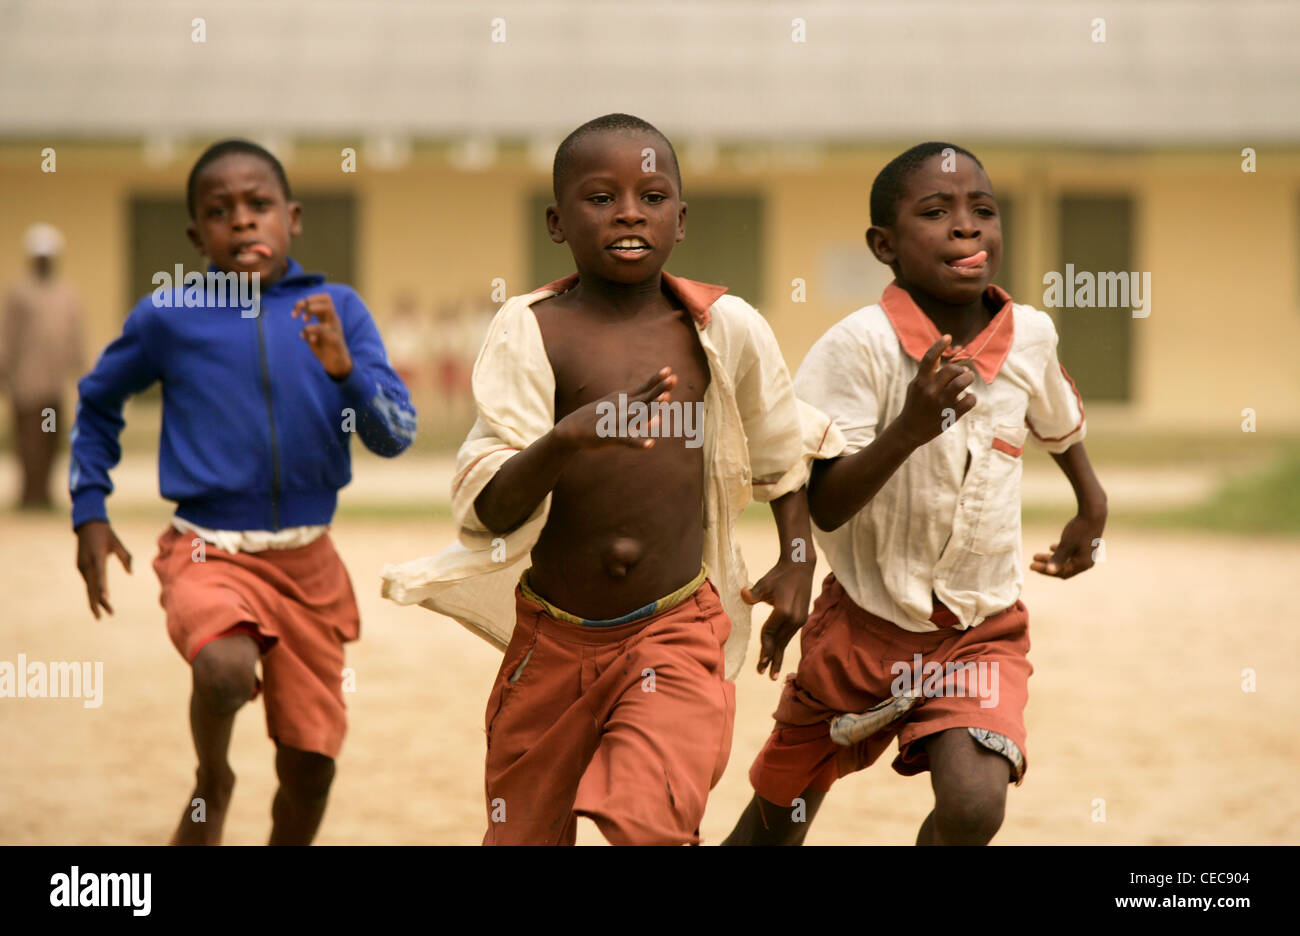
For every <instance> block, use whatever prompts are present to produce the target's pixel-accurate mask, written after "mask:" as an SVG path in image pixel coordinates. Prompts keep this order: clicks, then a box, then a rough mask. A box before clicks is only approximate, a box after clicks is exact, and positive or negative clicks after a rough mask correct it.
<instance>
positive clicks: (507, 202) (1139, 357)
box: [0, 141, 1300, 431]
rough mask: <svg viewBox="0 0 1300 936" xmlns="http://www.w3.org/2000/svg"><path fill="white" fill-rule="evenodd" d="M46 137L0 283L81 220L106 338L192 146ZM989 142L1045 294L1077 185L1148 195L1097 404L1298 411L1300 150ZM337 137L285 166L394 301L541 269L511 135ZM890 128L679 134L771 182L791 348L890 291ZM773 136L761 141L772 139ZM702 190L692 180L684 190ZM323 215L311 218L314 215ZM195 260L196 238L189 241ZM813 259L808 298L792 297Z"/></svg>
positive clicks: (9, 175)
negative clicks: (369, 151) (1131, 338)
mask: <svg viewBox="0 0 1300 936" xmlns="http://www.w3.org/2000/svg"><path fill="white" fill-rule="evenodd" d="M44 145H51V144H47V143H43V142H40V143H38V142H31V143H25V142H20V141H10V142H7V143H3V144H0V217H3V218H4V220H5V222H6V223H5V225H4V232H5V233H4V234H3V235H0V283H7V282H9V281H10V280H11V279H12V278H13V277H15V276H16V275H17V274H18V273H19V271H20V269H21V267H22V264H23V258H22V255H21V236H22V232H23V231H24V230H25V229H26V227H27V226H28V225H29V224H31V223H33V222H36V221H48V222H50V223H52V224H55V225H57V226H58V227H59V228H61V229H62V230H63V232H64V234H65V236H66V237H67V240H68V249H67V253H66V257H65V259H66V262H65V264H64V269H65V271H66V273H67V275H68V276H69V277H70V279H71V280H72V282H73V283H74V284H75V285H76V286H77V287H78V288H79V289H80V291H81V292H82V294H83V296H84V297H85V299H86V303H87V307H88V312H89V322H88V328H87V347H88V348H90V349H91V352H92V354H93V353H96V352H97V350H98V348H100V347H102V346H103V345H104V344H105V343H106V342H108V341H109V340H111V339H112V337H113V336H114V335H115V334H116V332H117V329H118V327H119V323H120V321H121V317H122V315H123V313H124V311H125V310H124V309H122V308H121V307H120V303H121V297H122V295H123V290H124V289H125V276H126V271H127V264H128V253H129V245H128V244H127V242H126V237H127V234H128V232H127V229H126V223H127V218H126V209H127V204H128V200H129V198H130V196H131V195H133V194H142V193H151V194H158V193H164V194H166V193H172V194H175V195H176V197H177V198H179V197H181V193H182V189H183V185H184V178H185V174H186V172H187V170H188V168H189V165H190V163H191V161H192V160H193V158H194V156H195V155H197V148H193V147H191V148H182V149H180V150H179V151H178V152H177V154H176V156H175V158H174V159H173V160H172V162H170V163H169V164H168V165H166V166H164V167H161V168H149V167H147V166H145V165H144V162H143V159H142V158H141V148H140V147H139V146H137V145H134V144H112V145H109V144H85V143H76V142H68V143H63V144H53V145H55V146H56V149H57V152H58V160H59V161H58V171H57V172H56V173H50V174H47V173H42V172H40V148H41V147H42V146H44ZM972 148H973V149H974V150H975V152H977V153H979V154H980V155H981V158H982V159H983V160H984V162H985V164H986V166H987V167H988V169H989V172H990V175H991V177H992V179H993V181H994V183H995V185H996V186H997V187H998V188H999V190H1002V191H1005V192H1010V193H1013V194H1014V196H1015V199H1016V205H1017V209H1016V210H1017V222H1018V223H1017V231H1018V242H1017V243H1016V244H1010V245H1008V250H1010V251H1014V252H1015V257H1016V266H1017V269H1018V271H1019V274H1018V276H1019V281H1018V282H1017V283H1015V284H1013V286H1012V289H1013V292H1014V293H1015V294H1016V295H1017V298H1018V299H1020V300H1021V301H1026V302H1029V303H1031V304H1035V305H1041V299H1042V285H1041V281H1037V280H1036V277H1037V276H1041V271H1043V270H1047V269H1055V270H1059V269H1061V262H1062V261H1061V259H1060V258H1059V257H1057V256H1056V251H1057V241H1058V234H1057V231H1056V228H1055V223H1054V221H1055V219H1054V216H1053V212H1054V205H1055V202H1056V199H1057V198H1058V197H1059V195H1060V194H1061V193H1062V192H1064V191H1081V190H1088V189H1095V190H1098V191H1112V192H1114V191H1123V192H1126V193H1129V194H1131V195H1132V196H1133V197H1134V198H1135V203H1136V206H1137V230H1136V232H1135V234H1136V237H1135V253H1136V257H1135V263H1136V266H1137V269H1138V271H1139V272H1140V271H1150V272H1151V273H1152V306H1151V308H1152V314H1151V316H1150V317H1149V318H1146V319H1138V320H1135V321H1134V329H1135V332H1134V335H1135V368H1136V375H1135V377H1136V379H1135V382H1134V388H1135V390H1134V392H1135V396H1134V400H1133V402H1132V404H1131V405H1128V406H1121V407H1110V408H1109V409H1108V408H1100V409H1096V410H1090V414H1092V415H1093V416H1094V417H1097V416H1098V415H1100V417H1101V418H1102V419H1112V420H1114V421H1115V423H1117V424H1119V423H1124V424H1133V425H1139V426H1152V427H1169V428H1197V429H1207V430H1213V429H1223V430H1224V431H1237V430H1238V428H1239V424H1240V420H1241V410H1242V409H1243V408H1245V407H1252V408H1254V409H1255V410H1256V412H1257V414H1258V419H1259V428H1260V431H1269V430H1274V429H1277V430H1288V431H1294V430H1296V429H1300V369H1298V368H1297V367H1296V365H1295V364H1294V362H1293V359H1292V351H1291V349H1292V348H1294V347H1297V346H1298V345H1300V151H1297V150H1289V151H1279V152H1273V151H1270V150H1268V149H1267V148H1263V149H1262V150H1261V153H1260V157H1259V159H1260V163H1259V165H1260V171H1259V172H1257V173H1255V174H1246V173H1242V172H1241V171H1240V156H1239V154H1238V153H1237V152H1235V151H1230V150H1222V151H1208V150H1207V151H1191V150H1188V151H1163V152H1154V153H1153V152H1109V153H1102V152H1081V151H1076V150H1062V149H1054V148H1051V147H1037V148H1035V147H1009V146H1006V145H1000V146H999V145H994V146H987V147H981V146H979V145H974V146H972ZM339 149H340V147H339V146H337V145H334V144H327V143H321V144H315V145H311V146H299V147H298V148H297V149H296V151H295V153H294V155H293V157H292V158H291V159H290V160H289V161H288V164H287V168H288V171H289V174H290V179H291V180H292V182H293V184H294V186H295V187H296V188H298V189H307V188H311V189H314V190H317V191H320V190H329V189H334V190H338V191H351V192H354V193H355V194H356V196H357V198H358V206H359V212H360V214H359V218H360V221H359V231H358V232H357V243H358V257H357V262H358V267H357V269H358V277H357V282H356V284H355V285H356V286H357V287H358V288H359V289H360V290H361V292H362V294H363V295H364V296H366V297H367V299H368V301H369V303H370V305H371V307H372V308H374V309H375V310H376V312H377V314H379V315H380V316H381V318H382V316H383V314H384V313H385V311H386V310H387V309H388V308H389V307H390V306H391V303H392V300H393V298H394V296H395V295H396V293H397V292H398V291H399V290H400V289H403V288H410V289H412V290H413V291H414V293H415V295H416V298H417V299H418V301H419V302H420V304H421V306H422V307H425V308H428V307H430V306H432V305H434V304H437V303H439V302H443V301H447V300H463V299H466V298H474V297H479V298H481V299H482V300H484V301H486V299H487V297H488V295H489V293H490V290H491V282H492V280H493V279H494V278H496V277H503V278H504V279H505V280H506V283H507V289H508V292H509V293H510V294H513V293H516V292H519V291H522V290H523V289H527V288H531V287H532V286H535V285H537V284H533V283H527V282H525V277H526V276H527V275H528V269H527V268H528V250H527V244H528V239H527V238H528V236H529V235H528V233H527V228H526V225H531V224H538V225H540V224H541V223H542V221H541V219H540V218H538V219H526V218H525V217H524V209H523V205H524V203H525V200H526V198H527V197H528V196H529V195H530V194H531V193H533V192H534V191H536V190H537V189H538V188H539V187H544V186H546V185H547V183H548V181H549V180H548V178H547V174H546V172H545V170H541V169H539V168H538V167H537V166H535V165H533V164H530V163H529V162H528V161H527V159H526V158H525V157H524V155H523V153H522V150H519V149H515V150H511V149H509V148H506V149H504V150H503V152H502V154H501V157H500V158H499V160H498V161H497V163H496V165H495V167H494V168H492V169H490V170H488V171H484V172H460V171H456V170H454V169H452V168H451V167H450V166H449V165H448V164H447V161H446V159H445V158H444V157H443V153H442V150H440V149H439V148H437V147H433V146H430V147H427V148H421V149H417V151H416V154H415V157H414V158H413V160H412V162H411V164H410V165H409V166H407V167H406V168H404V169H402V170H400V171H396V172H384V171H379V170H377V169H372V168H368V166H367V163H366V161H365V158H364V151H363V154H362V157H361V158H360V159H359V161H358V172H356V173H355V174H350V173H343V172H342V171H341V169H340V159H339ZM897 149H898V148H897V147H894V146H888V147H886V146H872V147H860V148H844V147H837V148H828V149H826V150H824V151H823V152H822V153H821V155H814V156H812V157H808V156H806V155H805V156H804V157H802V158H801V159H791V158H785V159H783V158H782V157H781V156H780V155H779V154H777V155H776V156H772V155H771V154H770V152H769V154H768V155H767V156H764V157H762V158H750V159H747V160H736V159H731V158H730V157H724V160H723V162H722V163H721V164H719V165H718V166H716V167H714V168H712V169H709V170H705V169H703V168H700V167H696V166H694V165H693V164H692V161H691V159H690V157H689V155H687V154H684V158H683V171H684V172H685V173H686V175H687V184H688V195H689V193H690V192H691V191H692V190H693V191H700V190H707V191H711V192H716V191H724V190H741V191H751V192H752V191H757V192H758V193H759V194H761V195H762V196H763V198H764V204H765V210H766V214H765V218H764V243H763V247H762V252H763V256H764V257H765V269H764V271H763V288H764V301H763V309H762V311H763V312H764V314H766V315H767V316H768V317H769V320H770V321H771V323H772V326H773V329H774V330H775V332H776V334H777V338H778V340H779V341H780V342H781V345H782V348H783V349H784V351H785V354H786V357H787V360H788V361H789V362H790V364H791V366H792V367H797V366H798V364H799V362H800V361H801V360H802V358H803V356H804V354H805V353H806V351H807V349H808V348H809V346H810V345H811V344H812V342H813V341H815V340H816V338H817V337H818V336H819V335H820V334H821V333H822V332H824V331H825V330H826V328H828V327H829V326H830V325H831V324H832V323H833V322H835V321H836V320H838V319H839V318H841V317H843V316H844V315H846V314H848V313H849V312H851V311H852V310H853V309H855V308H857V307H859V306H861V305H865V304H867V303H869V302H873V301H875V300H876V298H878V289H879V285H880V284H882V283H883V282H885V281H887V278H888V274H887V272H886V271H884V270H883V268H879V265H878V264H876V262H875V260H874V259H873V258H872V257H871V256H870V254H869V253H868V252H867V250H866V247H865V244H864V243H863V239H862V238H863V231H864V229H865V228H866V226H867V192H868V189H869V186H870V182H871V179H872V177H873V175H874V173H875V171H876V170H877V169H878V167H879V166H881V165H883V163H884V162H885V161H886V160H887V159H888V158H889V157H890V156H891V155H892V154H893V153H894V152H897ZM765 152H766V151H765ZM688 200H689V199H688ZM309 221H310V219H308V223H309ZM854 251H857V255H858V256H860V262H861V264H862V265H863V273H862V276H863V277H864V282H868V283H870V284H872V285H870V286H869V287H864V289H863V293H864V294H863V295H861V296H860V297H850V296H844V295H839V296H831V295H828V293H827V289H826V288H825V285H826V284H825V281H824V280H825V277H824V272H825V269H826V267H825V264H826V258H827V256H828V254H831V253H837V254H838V255H839V258H840V262H841V266H842V265H843V263H844V262H848V263H850V264H851V263H853V262H854V259H853V252H854ZM178 259H182V260H188V259H189V258H178ZM796 277H800V278H803V279H804V280H805V282H806V288H807V301H806V302H805V303H802V304H800V303H796V302H794V301H792V299H791V290H792V285H791V281H792V280H793V279H794V278H796Z"/></svg>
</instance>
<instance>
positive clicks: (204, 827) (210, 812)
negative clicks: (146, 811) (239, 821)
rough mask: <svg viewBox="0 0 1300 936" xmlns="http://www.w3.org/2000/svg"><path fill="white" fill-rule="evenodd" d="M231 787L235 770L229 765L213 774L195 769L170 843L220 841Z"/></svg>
mask: <svg viewBox="0 0 1300 936" xmlns="http://www.w3.org/2000/svg"><path fill="white" fill-rule="evenodd" d="M234 788H235V772H234V771H233V770H231V769H230V768H229V767H226V768H224V770H222V771H220V772H219V773H217V775H216V776H212V775H211V774H208V773H206V772H205V771H203V770H202V769H200V770H197V771H195V775H194V792H193V793H192V794H190V802H189V804H188V805H186V807H185V812H184V813H182V814H181V822H180V825H179V826H177V827H176V831H175V833H173V834H172V840H171V844H172V845H220V844H221V835H222V832H223V831H224V830H225V826H226V810H227V809H228V808H229V807H230V794H231V792H232V791H233V790H234Z"/></svg>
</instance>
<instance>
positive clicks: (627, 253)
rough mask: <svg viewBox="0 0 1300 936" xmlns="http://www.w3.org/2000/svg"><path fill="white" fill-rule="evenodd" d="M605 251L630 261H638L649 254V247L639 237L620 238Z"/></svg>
mask: <svg viewBox="0 0 1300 936" xmlns="http://www.w3.org/2000/svg"><path fill="white" fill-rule="evenodd" d="M605 249H606V250H610V251H613V252H614V253H615V254H617V255H618V256H620V257H626V258H628V259H630V260H639V259H641V258H642V257H644V256H647V255H648V254H649V253H650V245H649V244H647V243H646V242H645V240H644V239H643V238H640V237H620V238H619V239H618V240H616V241H614V243H612V244H610V245H609V246H608V247H606V248H605Z"/></svg>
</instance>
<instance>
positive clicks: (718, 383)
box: [383, 273, 844, 678]
mask: <svg viewBox="0 0 1300 936" xmlns="http://www.w3.org/2000/svg"><path fill="white" fill-rule="evenodd" d="M663 279H664V282H665V283H666V284H667V286H668V288H669V289H670V290H672V292H673V293H674V294H675V295H676V296H677V297H678V298H679V299H680V300H681V301H682V303H683V305H685V306H686V308H687V309H688V310H689V311H690V313H691V315H692V317H693V319H694V322H695V326H696V334H697V335H698V336H699V339H700V346H701V347H702V348H703V350H704V353H705V356H706V358H707V359H708V363H709V375H710V380H709V386H708V389H707V390H706V391H705V394H704V432H703V435H704V504H703V512H704V561H705V563H707V565H708V568H709V578H710V580H711V581H712V582H713V584H714V586H715V587H716V588H717V589H718V594H719V597H720V598H721V600H722V606H723V608H724V609H725V610H726V612H727V615H728V616H729V617H730V618H731V636H730V638H729V639H728V640H727V646H726V662H727V677H728V678H733V677H734V676H735V674H736V673H737V672H739V670H740V666H741V664H742V663H743V662H744V656H745V647H746V645H747V644H748V642H749V629H750V606H749V605H747V604H746V603H745V602H744V600H743V599H742V598H741V597H740V590H741V589H742V588H743V587H745V586H747V585H749V584H751V583H750V582H749V580H748V572H747V571H746V569H745V562H744V559H743V557H742V556H741V554H740V550H739V548H738V547H737V546H736V544H735V542H734V540H733V539H732V527H733V526H734V524H735V521H736V518H737V517H739V516H740V512H741V511H742V510H743V509H744V508H745V505H746V504H748V503H749V501H750V500H751V499H753V500H758V501H764V502H767V501H772V500H775V499H776V498H778V497H781V496H783V495H785V494H788V493H790V492H791V491H797V490H798V489H799V488H801V487H803V486H804V484H805V483H806V482H807V480H808V472H809V466H810V465H811V459H812V458H815V457H818V458H825V457H832V456H834V455H836V454H838V452H839V451H840V449H841V448H842V447H843V444H844V439H843V438H842V437H841V436H840V434H839V431H838V430H837V429H836V428H835V427H834V425H832V424H831V422H830V420H829V419H828V418H827V417H826V416H825V415H823V414H822V413H820V412H817V411H816V410H814V409H813V408H811V407H809V406H807V405H806V404H803V403H800V402H799V401H798V400H797V399H796V398H795V394H794V389H793V387H792V383H791V380H790V374H789V371H788V370H787V369H786V366H785V361H784V359H783V358H782V357H781V351H780V348H778V347H777V343H776V339H775V337H774V336H773V335H772V329H771V328H770V327H769V326H768V324H767V322H766V320H764V319H763V317H762V316H761V315H759V314H758V312H756V311H755V310H754V309H753V308H752V307H751V306H750V305H749V304H748V303H746V302H745V301H744V300H743V299H739V298H737V297H735V296H728V295H724V293H725V292H726V289H725V288H724V287H721V286H710V285H707V284H704V283H696V282H693V281H691V280H687V279H682V278H680V277H675V276H671V275H670V274H667V273H665V274H663ZM577 280H578V278H577V274H573V275H571V276H568V277H565V278H564V279H562V280H557V281H556V282H554V283H550V284H548V285H546V286H544V287H542V288H541V289H539V290H537V291H536V292H532V293H529V294H527V295H524V296H515V297H513V298H511V299H509V300H507V301H506V303H505V304H504V305H503V306H502V307H501V309H500V311H498V312H497V314H496V317H495V318H494V319H493V320H492V325H491V327H490V328H489V330H488V334H487V338H486V339H485V341H484V343H483V348H482V350H481V351H480V352H479V356H478V360H477V361H476V362H475V364H474V378H473V385H474V399H475V402H476V403H477V406H478V419H477V421H476V422H475V423H474V428H473V429H471V430H470V433H469V437H468V438H467V439H466V440H465V443H464V444H463V445H462V446H461V448H460V452H459V454H458V455H457V459H456V476H455V478H454V480H453V482H452V516H453V519H454V521H455V523H456V526H457V527H458V529H459V541H458V542H456V543H454V544H453V545H451V546H449V547H447V548H446V549H444V550H443V551H442V552H440V553H438V554H437V555H435V556H427V557H425V558H422V559H415V560H413V561H411V562H406V563H403V564H402V565H396V566H395V565H386V566H385V567H384V572H383V595H384V597H386V598H390V599H392V600H393V601H395V602H397V603H398V604H417V603H418V604H420V605H422V606H423V607H426V608H428V609H430V610H431V611H437V612H439V613H441V614H446V615H448V616H450V617H452V618H455V619H456V620H457V621H459V622H460V623H462V624H464V625H465V626H466V627H468V628H469V629H470V630H471V631H473V632H474V633H476V634H478V635H479V636H480V637H483V638H484V639H486V640H488V641H489V642H490V643H492V644H494V645H496V646H497V647H499V648H501V649H504V648H505V647H506V646H507V644H508V643H509V641H510V635H511V633H512V632H513V630H514V625H515V598H514V590H515V586H516V585H517V584H518V582H519V576H520V573H521V572H522V571H523V570H524V568H526V563H527V561H528V558H529V553H530V552H531V550H532V548H533V546H534V545H536V543H537V539H538V536H539V535H540V534H541V531H542V528H543V527H544V526H545V524H546V518H547V515H548V513H549V510H550V505H551V497H550V495H549V494H548V495H547V496H546V498H544V499H543V501H542V503H541V504H539V505H538V507H537V509H536V510H535V511H534V512H533V514H532V516H531V517H529V518H528V519H527V520H525V521H524V522H523V524H521V525H520V526H519V527H517V528H515V529H514V530H512V531H511V532H509V533H507V534H505V535H504V536H497V535H494V534H493V533H491V532H490V531H489V530H488V529H487V528H486V527H485V526H484V525H483V523H482V522H481V521H480V520H479V517H478V514H477V513H476V511H475V509H474V500H475V498H477V497H478V495H479V493H480V492H481V491H482V490H483V488H485V487H486V486H487V484H488V482H489V481H491V480H492V478H493V477H494V476H495V475H496V473H497V471H498V470H499V469H500V468H501V466H502V465H504V464H505V463H506V462H507V461H509V460H510V458H511V457H513V456H514V454H515V453H516V452H518V451H521V450H523V449H525V448H527V447H528V446H529V445H531V444H532V443H533V442H535V441H537V440H538V439H539V438H541V437H542V436H544V435H545V434H546V433H548V432H550V431H551V429H552V428H554V426H555V374H554V372H553V371H552V370H551V363H550V360H549V359H548V358H547V356H546V348H545V345H544V344H543V341H542V333H541V328H540V327H539V326H538V324H537V317H536V315H535V314H534V313H533V310H532V305H533V303H535V302H537V301H539V300H541V299H545V298H547V297H550V296H554V295H557V294H558V293H561V292H565V291H567V290H569V289H572V288H573V286H574V285H576V283H577Z"/></svg>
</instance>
